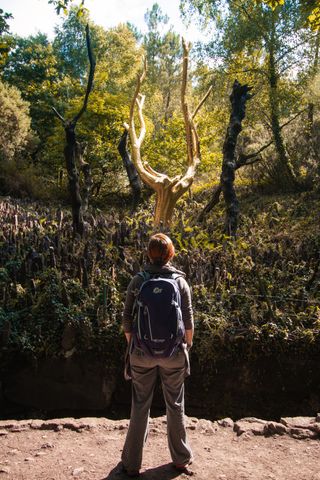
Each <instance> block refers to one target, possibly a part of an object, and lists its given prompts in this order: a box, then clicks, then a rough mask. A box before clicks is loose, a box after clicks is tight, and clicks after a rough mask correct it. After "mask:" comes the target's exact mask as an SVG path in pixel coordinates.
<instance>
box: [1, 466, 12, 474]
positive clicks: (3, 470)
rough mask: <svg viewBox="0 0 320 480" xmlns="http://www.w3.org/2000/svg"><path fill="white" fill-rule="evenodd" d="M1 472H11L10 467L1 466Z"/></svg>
mask: <svg viewBox="0 0 320 480" xmlns="http://www.w3.org/2000/svg"><path fill="white" fill-rule="evenodd" d="M0 473H7V474H9V473H10V468H9V467H0Z"/></svg>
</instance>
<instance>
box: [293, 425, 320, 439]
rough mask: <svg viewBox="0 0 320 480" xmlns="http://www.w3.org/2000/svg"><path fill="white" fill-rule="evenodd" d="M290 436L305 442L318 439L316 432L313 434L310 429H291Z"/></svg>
mask: <svg viewBox="0 0 320 480" xmlns="http://www.w3.org/2000/svg"><path fill="white" fill-rule="evenodd" d="M289 435H290V436H291V437H292V438H295V439H297V440H305V439H306V438H311V439H313V438H317V437H318V434H317V433H316V432H313V431H312V430H309V429H308V428H290V429H289Z"/></svg>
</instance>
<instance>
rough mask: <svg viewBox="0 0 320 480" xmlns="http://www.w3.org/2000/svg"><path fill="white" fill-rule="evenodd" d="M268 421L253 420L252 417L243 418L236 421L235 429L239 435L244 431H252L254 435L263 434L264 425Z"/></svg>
mask: <svg viewBox="0 0 320 480" xmlns="http://www.w3.org/2000/svg"><path fill="white" fill-rule="evenodd" d="M265 424H266V422H263V423H261V422H253V421H252V420H251V419H250V421H247V419H241V420H238V421H237V422H235V424H234V427H233V430H234V431H235V432H236V433H237V435H238V437H239V436H240V435H242V434H243V433H249V434H250V433H252V434H253V435H263V431H264V426H265Z"/></svg>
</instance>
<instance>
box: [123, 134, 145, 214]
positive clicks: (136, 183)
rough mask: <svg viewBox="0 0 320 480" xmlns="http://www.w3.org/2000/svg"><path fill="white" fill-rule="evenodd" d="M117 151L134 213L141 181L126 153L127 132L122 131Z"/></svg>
mask: <svg viewBox="0 0 320 480" xmlns="http://www.w3.org/2000/svg"><path fill="white" fill-rule="evenodd" d="M118 151H119V153H120V156H121V158H122V161H123V165H124V167H125V169H126V171H127V175H128V179H129V183H130V187H131V190H132V200H133V202H132V211H135V210H136V208H137V206H138V205H139V203H140V199H141V180H140V177H139V174H138V172H137V169H136V167H135V166H134V163H133V162H132V160H131V156H130V154H129V152H128V131H127V130H126V129H124V132H123V134H122V135H121V139H120V142H119V144H118Z"/></svg>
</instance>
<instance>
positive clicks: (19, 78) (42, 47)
mask: <svg viewBox="0 0 320 480" xmlns="http://www.w3.org/2000/svg"><path fill="white" fill-rule="evenodd" d="M58 77H59V75H58V64H57V59H56V57H55V55H54V53H53V49H52V45H51V44H50V42H49V41H48V38H47V36H46V35H45V34H43V33H38V34H37V35H35V36H30V37H27V38H21V37H15V38H14V39H13V48H12V49H11V51H10V52H9V55H8V58H7V60H6V63H5V65H4V67H3V71H2V78H3V79H4V80H5V81H6V82H8V83H9V84H10V85H13V86H16V87H17V88H18V89H19V90H20V92H21V95H22V98H23V99H25V100H26V101H28V102H29V103H30V115H31V118H32V129H33V130H34V131H35V132H36V133H37V135H38V136H39V138H40V150H41V146H44V144H45V141H46V139H47V138H48V136H49V135H50V134H51V133H52V131H53V125H52V122H50V120H49V119H50V117H51V113H50V112H51V110H50V103H51V101H50V100H51V98H52V95H54V94H57V90H58V83H57V81H58Z"/></svg>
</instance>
